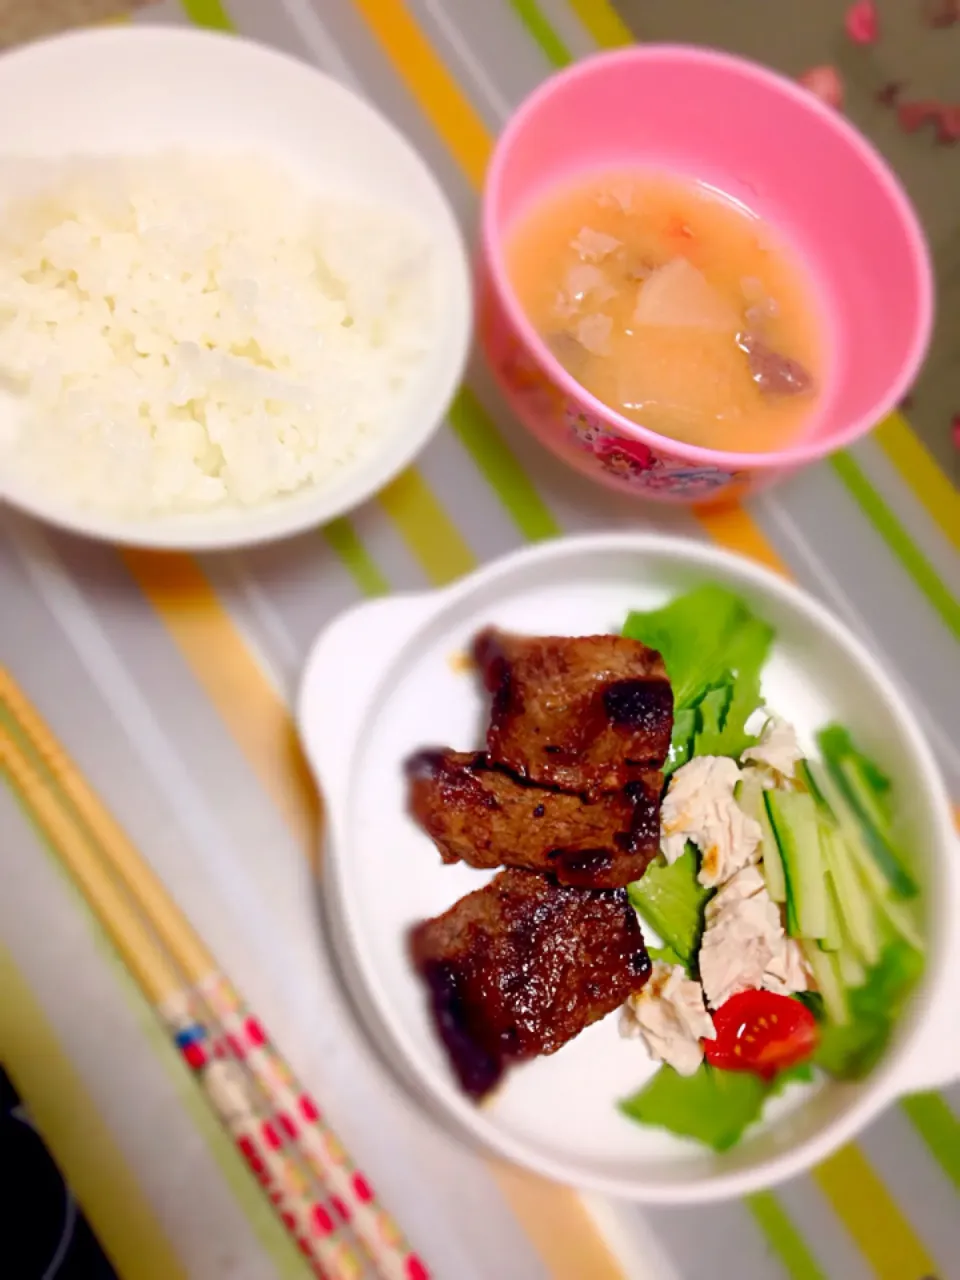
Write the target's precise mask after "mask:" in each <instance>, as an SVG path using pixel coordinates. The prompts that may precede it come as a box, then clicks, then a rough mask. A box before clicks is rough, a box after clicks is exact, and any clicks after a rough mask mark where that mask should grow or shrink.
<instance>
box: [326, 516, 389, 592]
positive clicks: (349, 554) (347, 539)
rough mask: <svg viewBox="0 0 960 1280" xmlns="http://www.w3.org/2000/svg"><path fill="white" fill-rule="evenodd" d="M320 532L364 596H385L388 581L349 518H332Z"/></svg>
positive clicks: (387, 590) (387, 589)
mask: <svg viewBox="0 0 960 1280" xmlns="http://www.w3.org/2000/svg"><path fill="white" fill-rule="evenodd" d="M320 533H321V536H322V537H323V539H324V541H325V542H326V544H327V546H328V547H330V549H331V550H332V551H334V552H335V553H336V555H337V557H338V558H339V559H340V560H342V561H343V564H344V565H345V567H346V568H347V569H348V570H349V572H350V575H351V576H352V578H353V580H354V582H356V584H357V586H358V587H359V588H360V590H361V591H362V592H363V594H364V595H365V596H385V595H386V594H387V593H388V592H389V590H390V583H389V582H388V581H387V580H386V578H385V577H384V576H383V574H382V573H381V571H380V567H379V565H378V564H377V563H376V561H375V560H374V558H373V556H371V554H370V552H369V551H368V550H367V548H366V547H365V546H364V545H363V543H362V542H361V541H360V539H359V537H358V536H357V531H356V529H354V527H353V525H352V524H351V523H350V521H349V520H344V519H343V518H342V517H341V519H339V520H332V521H331V522H330V524H328V525H325V526H324V527H323V528H322V529H321V530H320Z"/></svg>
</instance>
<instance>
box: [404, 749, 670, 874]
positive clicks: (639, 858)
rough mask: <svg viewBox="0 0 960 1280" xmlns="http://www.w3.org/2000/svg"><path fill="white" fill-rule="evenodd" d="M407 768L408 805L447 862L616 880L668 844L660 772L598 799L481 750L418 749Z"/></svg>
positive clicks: (641, 870) (643, 864)
mask: <svg viewBox="0 0 960 1280" xmlns="http://www.w3.org/2000/svg"><path fill="white" fill-rule="evenodd" d="M407 776H408V778H409V780H410V812H411V813H412V815H413V816H414V818H415V819H416V820H417V822H419V824H420V826H421V827H422V828H423V829H424V831H426V833H427V834H428V835H429V836H430V837H431V838H432V840H433V842H434V844H436V846H437V848H438V849H439V850H440V856H441V857H442V858H443V860H444V862H459V861H463V862H466V863H469V865H470V866H471V867H500V866H507V867H527V868H529V869H530V870H532V871H546V872H549V873H550V874H551V875H553V876H555V877H556V878H557V880H559V881H560V883H561V884H570V885H577V886H579V887H580V888H586V889H615V888H618V887H619V886H621V885H625V884H629V883H630V881H631V880H638V879H639V878H640V876H642V875H643V873H644V871H646V869H647V866H648V864H649V863H650V860H651V859H652V858H654V857H655V856H656V854H657V850H658V849H659V846H660V791H661V788H662V786H663V776H662V775H661V774H660V773H657V772H656V771H650V772H648V773H643V774H641V775H640V776H639V777H638V778H637V779H636V780H635V781H633V782H630V783H628V784H627V787H626V788H625V789H624V790H622V791H611V792H607V793H605V794H604V795H601V796H598V797H597V799H596V800H595V801H593V802H588V801H585V800H583V799H581V797H580V796H576V795H570V794H568V793H566V792H560V791H547V790H545V789H544V788H542V787H537V786H534V785H532V784H530V783H525V782H521V781H518V779H516V778H514V777H513V775H512V774H509V773H506V772H504V770H502V769H496V768H494V767H493V766H492V765H491V764H490V761H489V759H488V757H487V756H486V755H485V754H484V753H483V752H470V751H451V750H449V749H448V748H439V749H437V750H427V751H419V752H417V754H416V755H414V756H412V757H411V758H410V760H408V762H407Z"/></svg>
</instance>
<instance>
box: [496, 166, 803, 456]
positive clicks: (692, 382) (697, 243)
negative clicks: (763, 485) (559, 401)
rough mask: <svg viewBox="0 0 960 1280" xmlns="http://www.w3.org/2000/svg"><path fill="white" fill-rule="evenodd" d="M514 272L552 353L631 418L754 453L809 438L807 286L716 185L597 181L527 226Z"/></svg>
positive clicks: (785, 255) (774, 243)
mask: <svg viewBox="0 0 960 1280" xmlns="http://www.w3.org/2000/svg"><path fill="white" fill-rule="evenodd" d="M507 269H508V272H509V274H510V277H511V280H512V283H513V286H514V288H515V290H516V293H517V297H518V299H519V301H520V304H521V306H522V307H523V308H524V310H525V311H526V313H527V315H528V316H529V318H530V319H531V321H532V322H533V324H534V325H535V327H536V329H537V331H538V332H539V333H540V335H541V336H542V337H543V339H544V340H545V341H546V343H547V344H548V345H549V346H550V348H551V350H552V351H553V353H554V355H555V356H556V357H557V359H558V360H559V361H560V362H561V363H562V364H563V365H564V367H565V368H566V369H567V370H568V372H569V373H570V374H571V375H572V376H573V377H574V378H576V379H577V381H578V382H579V383H580V384H581V386H583V387H585V388H586V389H587V390H588V391H590V392H591V393H592V394H593V395H595V396H596V397H597V398H598V399H599V400H601V401H603V403H604V404H606V405H608V406H609V407H610V408H612V409H615V410H617V411H618V412H620V413H622V414H624V415H625V416H626V417H628V418H630V419H632V420H633V421H634V422H637V423H640V424H641V425H643V426H645V427H648V428H649V429H650V430H651V431H655V432H657V433H658V434H660V435H664V436H670V437H672V438H673V439H675V440H682V441H685V442H686V443H688V444H693V445H699V446H701V447H703V448H708V449H724V450H733V451H737V452H748V453H753V452H764V451H767V450H775V449H779V448H782V447H783V446H785V445H787V444H789V443H790V442H792V441H793V440H795V439H797V437H798V436H800V435H802V434H803V433H804V430H805V427H806V426H807V424H808V423H809V421H810V419H811V415H812V411H813V409H814V408H815V406H816V404H817V400H818V397H819V395H820V394H821V389H822V387H823V380H824V376H825V368H824V351H823V345H824V344H823V327H822V324H821V322H820V316H819V313H818V307H817V300H816V296H815V293H814V289H813V287H812V283H811V281H810V280H809V279H808V277H807V274H806V272H805V271H804V269H803V266H802V264H801V262H800V261H799V259H798V257H797V255H795V254H794V253H793V252H792V251H791V250H790V248H789V246H788V245H787V244H786V243H784V241H783V240H782V239H780V238H779V237H778V236H777V235H776V233H775V231H774V230H773V229H772V228H771V227H770V226H769V225H767V224H766V223H764V222H763V221H761V220H760V219H758V218H757V217H755V216H754V215H753V214H752V213H751V212H750V211H749V210H747V209H745V208H744V207H743V206H742V205H739V204H737V203H736V202H734V201H733V200H731V199H729V198H727V197H726V196H724V195H723V194H722V193H720V192H717V191H715V190H714V189H713V188H710V187H707V186H703V185H701V184H698V183H696V182H693V181H687V180H683V179H680V178H677V177H672V176H668V175H664V174H658V173H645V172H631V173H622V172H621V173H607V174H602V175H594V176H593V177H591V178H590V179H589V180H586V181H583V182H582V183H580V184H578V185H576V186H572V187H567V188H565V189H561V190H558V191H556V192H554V193H551V195H550V196H549V197H548V198H547V199H545V200H544V201H543V202H542V203H540V204H538V205H537V206H535V207H534V208H533V209H531V210H530V211H529V212H528V213H527V214H526V216H525V217H523V218H522V219H521V220H520V222H519V223H518V225H517V226H516V228H515V229H514V232H513V235H512V236H511V238H510V240H509V242H508V245H507Z"/></svg>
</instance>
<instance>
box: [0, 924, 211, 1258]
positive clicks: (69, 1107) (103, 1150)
mask: <svg viewBox="0 0 960 1280" xmlns="http://www.w3.org/2000/svg"><path fill="white" fill-rule="evenodd" d="M0 991H2V992H3V998H2V999H0V1044H2V1045H3V1056H4V1064H5V1066H6V1068H7V1070H8V1072H9V1074H10V1078H11V1079H12V1081H13V1083H14V1084H15V1085H16V1088H17V1092H18V1093H19V1094H20V1097H21V1098H22V1099H23V1101H24V1104H25V1105H26V1107H27V1110H28V1111H29V1113H30V1116H31V1118H32V1119H33V1121H34V1122H35V1124H36V1126H37V1129H38V1130H39V1131H40V1133H41V1134H42V1136H43V1140H44V1142H45V1143H46V1144H47V1147H48V1148H49V1151H50V1154H51V1155H52V1156H53V1158H54V1160H55V1161H56V1162H57V1165H58V1167H59V1168H60V1171H61V1173H62V1174H63V1176H64V1178H65V1179H66V1181H67V1183H68V1185H69V1186H70V1188H71V1190H72V1191H73V1193H74V1195H75V1196H76V1197H77V1201H78V1203H79V1205H80V1207H81V1209H82V1210H83V1212H84V1214H85V1215H86V1217H87V1220H88V1222H89V1223H90V1226H91V1228H92V1229H93V1232H94V1234H95V1235H96V1237H97V1238H98V1240H99V1241H100V1244H101V1245H102V1247H103V1249H104V1252H105V1253H106V1254H107V1255H108V1257H109V1258H110V1261H111V1262H112V1263H113V1266H114V1268H115V1269H116V1271H117V1272H118V1274H119V1275H121V1276H124V1277H127V1278H128V1280H134V1278H135V1280H186V1272H185V1271H184V1270H183V1267H182V1266H181V1265H180V1262H179V1261H178V1259H177V1257H176V1254H175V1253H174V1252H173V1250H172V1248H171V1246H170V1242H169V1241H168V1240H167V1238H166V1236H165V1235H164V1234H163V1232H162V1231H161V1230H160V1227H159V1225H158V1224H157V1222H156V1220H155V1219H154V1217H153V1215H152V1214H151V1212H150V1209H149V1208H148V1206H147V1203H146V1201H145V1200H144V1198H143V1197H142V1196H141V1194H140V1192H139V1190H138V1189H137V1184H136V1180H135V1179H134V1178H133V1176H132V1174H131V1172H130V1169H129V1167H128V1166H127V1163H126V1161H125V1160H124V1159H123V1156H122V1155H121V1154H120V1152H119V1150H118V1149H117V1147H116V1146H115V1144H114V1141H113V1137H112V1136H111V1134H110V1132H109V1130H108V1129H107V1127H106V1125H105V1124H104V1123H103V1121H102V1120H101V1119H100V1118H99V1116H98V1115H97V1113H96V1110H95V1109H94V1106H93V1103H92V1101H91V1100H90V1097H89V1095H88V1094H87V1092H86V1089H85V1088H84V1086H83V1084H82V1082H81V1081H80V1078H79V1076H78V1075H77V1074H76V1072H75V1071H74V1069H73V1067H72V1066H71V1065H70V1063H69V1061H68V1060H67V1058H66V1057H65V1056H64V1053H63V1050H62V1049H61V1047H60V1045H59V1043H58V1042H57V1039H56V1037H55V1036H54V1034H53V1031H52V1030H51V1029H50V1026H49V1024H48V1023H47V1020H46V1018H45V1017H44V1015H43V1012H42V1011H41V1009H40V1007H39V1005H38V1004H37V1003H36V1001H35V999H34V997H33V995H32V993H31V992H30V989H29V987H28V986H27V984H26V982H25V981H24V979H23V977H22V975H21V974H20V971H19V969H17V967H16V965H15V964H14V961H13V957H12V956H11V955H10V954H9V952H8V951H6V949H5V948H3V947H2V946H0Z"/></svg>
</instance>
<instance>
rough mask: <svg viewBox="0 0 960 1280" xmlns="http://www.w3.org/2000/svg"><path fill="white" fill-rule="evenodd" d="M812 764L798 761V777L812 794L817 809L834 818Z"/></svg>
mask: <svg viewBox="0 0 960 1280" xmlns="http://www.w3.org/2000/svg"><path fill="white" fill-rule="evenodd" d="M811 763H813V762H812V761H810V760H806V759H803V760H798V761H797V763H796V766H795V772H796V776H797V778H798V779H799V780H800V782H802V783H803V785H804V786H805V787H806V789H807V790H808V791H809V792H810V794H811V795H812V796H813V798H814V800H815V801H816V803H817V808H818V809H823V810H825V811H826V812H827V813H828V814H829V815H830V817H831V818H832V817H833V814H832V812H831V810H830V806H829V804H827V801H826V798H825V796H824V794H823V792H822V791H821V790H820V788H819V786H818V785H817V778H816V774H815V773H814V771H813V770H812V769H811V768H810V765H811Z"/></svg>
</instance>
